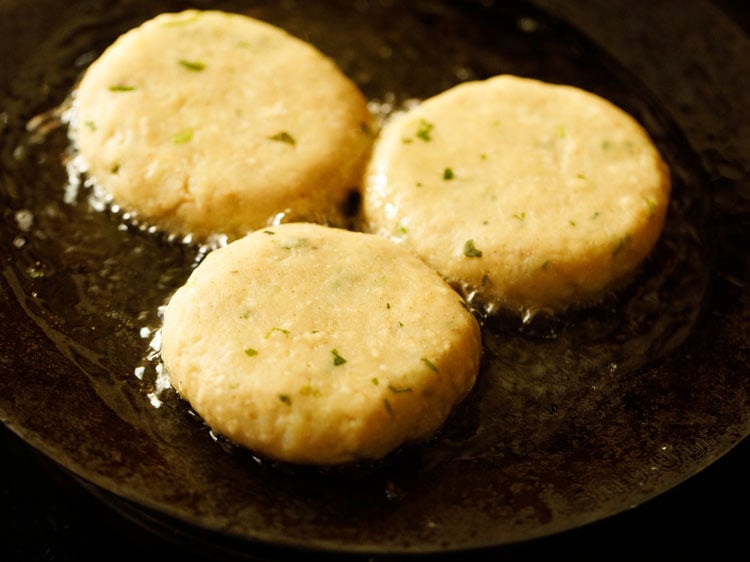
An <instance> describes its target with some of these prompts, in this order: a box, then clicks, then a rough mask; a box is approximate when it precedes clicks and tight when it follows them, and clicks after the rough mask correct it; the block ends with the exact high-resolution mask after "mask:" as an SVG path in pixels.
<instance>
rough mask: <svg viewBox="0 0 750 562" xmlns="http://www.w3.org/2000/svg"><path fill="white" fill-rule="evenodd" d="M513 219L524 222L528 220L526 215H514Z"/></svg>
mask: <svg viewBox="0 0 750 562" xmlns="http://www.w3.org/2000/svg"><path fill="white" fill-rule="evenodd" d="M513 218H514V219H516V220H519V221H522V220H524V219H525V218H526V213H516V214H515V215H513Z"/></svg>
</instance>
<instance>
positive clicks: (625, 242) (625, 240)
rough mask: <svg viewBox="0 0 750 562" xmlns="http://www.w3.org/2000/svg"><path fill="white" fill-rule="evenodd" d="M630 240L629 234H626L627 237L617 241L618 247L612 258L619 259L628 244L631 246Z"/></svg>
mask: <svg viewBox="0 0 750 562" xmlns="http://www.w3.org/2000/svg"><path fill="white" fill-rule="evenodd" d="M630 240H631V238H630V235H629V234H626V235H625V236H623V237H621V238H620V239H619V240H618V241H617V246H615V249H614V250H613V251H612V257H613V258H615V257H617V255H618V254H619V253H620V252H622V251H623V250H624V249H625V247H626V246H627V245H628V244H630Z"/></svg>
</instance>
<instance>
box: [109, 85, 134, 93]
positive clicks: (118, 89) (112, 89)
mask: <svg viewBox="0 0 750 562" xmlns="http://www.w3.org/2000/svg"><path fill="white" fill-rule="evenodd" d="M134 90H135V86H127V85H125V84H115V85H114V86H110V87H109V91H110V92H132V91H134Z"/></svg>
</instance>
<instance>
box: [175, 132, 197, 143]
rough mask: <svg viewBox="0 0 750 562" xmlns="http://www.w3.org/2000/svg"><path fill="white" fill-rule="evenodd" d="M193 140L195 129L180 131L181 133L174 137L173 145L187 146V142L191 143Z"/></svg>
mask: <svg viewBox="0 0 750 562" xmlns="http://www.w3.org/2000/svg"><path fill="white" fill-rule="evenodd" d="M192 138H193V129H185V130H183V131H180V132H179V133H176V134H174V135H172V143H173V144H185V143H186V142H190V141H191V140H192Z"/></svg>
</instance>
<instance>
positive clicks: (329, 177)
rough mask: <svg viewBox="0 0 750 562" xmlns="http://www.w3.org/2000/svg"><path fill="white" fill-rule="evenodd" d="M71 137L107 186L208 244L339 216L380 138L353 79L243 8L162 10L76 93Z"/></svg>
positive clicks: (163, 224) (142, 216)
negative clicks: (271, 226) (275, 225)
mask: <svg viewBox="0 0 750 562" xmlns="http://www.w3.org/2000/svg"><path fill="white" fill-rule="evenodd" d="M71 115H72V118H71V129H70V131H71V137H72V139H73V141H74V145H75V147H76V148H77V150H78V151H79V153H80V155H81V157H82V160H83V162H84V168H85V169H86V171H87V172H88V174H89V176H90V178H91V180H92V181H93V183H94V184H95V185H96V187H97V189H98V190H99V191H101V192H102V193H103V194H104V195H105V196H108V197H110V198H111V199H112V200H113V202H114V203H116V204H117V205H119V206H120V208H122V209H123V210H125V211H128V212H129V213H130V214H131V215H133V216H134V217H135V218H136V219H137V220H138V221H140V222H141V223H142V224H147V225H153V226H156V227H158V228H160V229H162V230H164V231H167V232H169V233H173V234H178V235H193V237H194V238H197V239H204V238H207V237H208V236H210V235H212V234H226V235H228V236H229V237H230V238H236V237H239V236H242V235H244V234H245V233H247V232H249V231H252V230H254V229H257V228H260V227H262V226H264V225H266V224H268V223H269V222H274V221H276V222H279V221H291V220H294V219H297V220H307V221H311V222H328V223H332V224H339V223H343V222H344V220H345V217H344V216H343V212H344V210H343V207H344V205H345V203H346V201H347V199H348V196H349V194H350V192H351V191H352V190H356V189H358V188H359V186H360V182H361V177H362V169H363V166H364V162H365V160H366V159H367V157H368V156H369V151H370V148H371V146H372V141H373V118H372V116H371V115H370V112H369V111H368V109H367V103H366V100H365V99H364V97H363V95H362V93H361V92H360V91H359V89H358V88H357V86H356V85H355V84H354V83H353V82H352V81H351V80H350V79H349V78H347V77H346V76H345V75H344V74H343V73H342V71H341V70H340V69H339V68H338V67H337V66H336V64H335V63H334V62H333V61H332V60H331V59H329V58H327V57H326V56H325V55H324V54H323V53H321V52H320V51H319V50H317V49H316V48H314V47H313V46H312V45H310V44H309V43H307V42H305V41H302V40H300V39H298V38H295V37H293V36H292V35H290V34H288V33H286V32H285V31H283V30H281V29H279V28H277V27H274V26H272V25H270V24H267V23H265V22H262V21H258V20H255V19H252V18H249V17H246V16H243V15H239V14H230V13H224V12H220V11H197V10H188V11H185V12H180V13H168V14H161V15H159V16H157V17H155V18H153V19H151V20H149V21H146V22H145V23H143V24H142V25H140V26H139V27H136V28H134V29H131V30H130V31H128V32H126V33H125V34H123V35H122V36H120V37H119V38H118V39H117V40H116V41H115V42H114V43H113V44H112V45H111V46H110V47H109V48H107V49H106V50H105V51H104V52H103V53H102V55H101V56H100V57H99V58H98V59H97V60H96V61H94V63H93V64H92V65H91V66H90V67H89V68H88V69H87V71H86V72H85V74H84V76H83V77H82V80H81V82H80V84H79V85H78V87H77V89H76V90H75V92H74V96H73V104H72V112H71Z"/></svg>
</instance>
